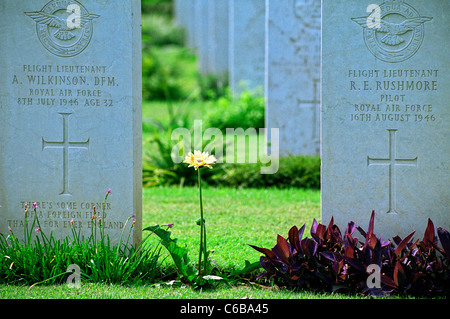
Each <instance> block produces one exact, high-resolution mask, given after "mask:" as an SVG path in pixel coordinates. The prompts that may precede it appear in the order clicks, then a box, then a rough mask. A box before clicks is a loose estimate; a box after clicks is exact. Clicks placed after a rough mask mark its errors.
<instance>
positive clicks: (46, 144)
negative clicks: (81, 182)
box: [42, 113, 89, 195]
mask: <svg viewBox="0 0 450 319" xmlns="http://www.w3.org/2000/svg"><path fill="white" fill-rule="evenodd" d="M59 114H61V115H62V117H63V139H62V141H61V142H50V141H46V140H45V139H44V138H42V150H43V151H44V150H45V149H48V148H59V149H62V150H63V187H62V192H61V193H60V195H70V192H69V149H71V148H81V149H89V139H87V141H85V142H71V141H69V116H70V115H71V114H72V113H59Z"/></svg>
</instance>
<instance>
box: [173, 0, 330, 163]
mask: <svg viewBox="0 0 450 319" xmlns="http://www.w3.org/2000/svg"><path fill="white" fill-rule="evenodd" d="M175 17H176V21H177V22H178V23H179V24H180V25H181V26H183V27H184V28H185V29H186V36H187V39H186V43H187V45H188V46H189V47H190V48H192V49H194V50H195V51H196V53H197V55H198V58H199V70H200V71H201V73H203V74H214V75H216V76H219V77H220V76H224V77H227V76H228V80H229V84H230V88H231V90H232V92H233V93H234V94H235V95H237V96H238V95H239V94H240V93H241V92H242V91H243V90H244V89H257V88H259V89H261V93H263V90H264V93H265V97H266V127H267V132H268V133H270V129H271V128H279V149H280V154H281V155H282V156H285V155H288V154H312V155H319V152H320V121H319V118H320V116H319V114H320V22H321V20H320V0H283V1H277V0H175ZM267 138H268V142H271V136H270V134H269V135H268V136H267Z"/></svg>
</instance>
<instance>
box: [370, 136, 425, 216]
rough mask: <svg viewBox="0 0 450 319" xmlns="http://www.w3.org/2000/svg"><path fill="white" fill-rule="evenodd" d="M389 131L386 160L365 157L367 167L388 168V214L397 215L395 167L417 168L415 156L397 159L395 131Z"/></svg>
mask: <svg viewBox="0 0 450 319" xmlns="http://www.w3.org/2000/svg"><path fill="white" fill-rule="evenodd" d="M388 131H389V155H388V157H387V158H371V157H369V156H367V166H372V165H384V166H387V167H388V172H389V176H388V178H389V208H388V211H387V213H388V214H397V210H396V199H397V183H396V167H397V166H415V167H417V156H416V157H415V158H397V140H396V138H397V130H396V129H388Z"/></svg>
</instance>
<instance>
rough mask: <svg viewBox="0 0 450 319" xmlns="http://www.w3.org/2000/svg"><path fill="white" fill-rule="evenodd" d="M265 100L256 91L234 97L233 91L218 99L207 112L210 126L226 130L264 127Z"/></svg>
mask: <svg viewBox="0 0 450 319" xmlns="http://www.w3.org/2000/svg"><path fill="white" fill-rule="evenodd" d="M264 109H265V102H264V97H263V96H262V94H260V93H258V92H256V91H248V90H246V91H244V92H242V94H241V95H240V96H239V97H238V98H237V99H234V98H233V97H232V95H231V93H230V92H229V90H228V92H227V94H226V95H225V96H223V97H221V98H219V99H218V100H217V103H216V105H214V107H213V108H211V109H210V111H209V112H208V113H207V118H208V120H207V121H208V126H209V127H215V128H218V129H220V130H221V131H222V132H224V133H225V132H226V128H239V127H240V128H243V129H244V130H246V129H248V128H255V129H256V130H258V129H259V128H264Z"/></svg>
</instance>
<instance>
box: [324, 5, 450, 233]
mask: <svg viewBox="0 0 450 319" xmlns="http://www.w3.org/2000/svg"><path fill="white" fill-rule="evenodd" d="M371 4H372V1H343V0H324V1H323V8H322V9H323V11H322V14H323V16H322V18H323V21H322V28H323V33H322V45H323V47H322V61H323V62H322V79H323V83H322V102H323V105H322V154H321V155H322V220H323V221H324V222H328V221H329V220H330V218H331V216H334V218H335V221H337V223H338V224H339V225H340V226H341V227H342V228H343V229H345V226H346V223H347V222H349V221H350V220H354V221H355V222H357V224H359V225H362V226H363V227H367V224H368V221H369V216H370V213H371V211H372V210H375V214H376V221H375V227H376V228H375V232H376V233H377V234H378V235H380V234H383V237H384V238H388V237H392V236H395V235H397V234H398V235H400V236H405V235H407V234H409V233H410V232H412V231H413V230H417V234H416V238H419V237H420V238H421V237H422V236H423V232H424V230H425V228H426V225H427V219H428V218H431V220H432V221H433V222H434V225H435V226H436V227H438V226H441V227H444V228H446V229H450V218H449V217H450V211H449V203H450V191H449V189H450V188H449V180H450V178H449V158H450V147H449V143H448V137H449V136H450V134H449V133H450V126H449V123H450V118H449V115H450V114H449V113H450V112H449V110H450V109H449V107H448V101H450V91H449V89H448V88H449V87H450V77H449V66H450V63H449V62H450V60H449V55H448V52H449V50H450V47H449V41H448V29H449V24H450V23H449V18H448V15H446V14H445V12H448V11H449V10H450V3H449V2H442V1H440V0H432V1H426V2H424V1H418V0H407V1H388V0H386V1H384V2H383V3H382V4H380V5H379V6H378V7H373V6H372V7H369V8H368V6H369V5H371ZM367 9H369V10H367ZM369 15H370V17H369ZM368 17H369V19H368ZM377 23H378V24H377ZM342 228H341V230H343V229H342Z"/></svg>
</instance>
